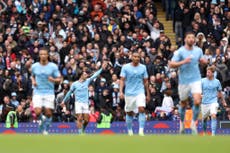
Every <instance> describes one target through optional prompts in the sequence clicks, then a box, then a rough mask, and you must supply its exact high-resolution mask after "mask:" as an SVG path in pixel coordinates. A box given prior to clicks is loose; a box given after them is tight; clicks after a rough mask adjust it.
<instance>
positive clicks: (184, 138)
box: [0, 134, 230, 153]
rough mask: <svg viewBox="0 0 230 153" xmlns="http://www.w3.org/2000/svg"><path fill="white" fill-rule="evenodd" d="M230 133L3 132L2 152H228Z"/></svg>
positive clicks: (0, 145)
mask: <svg viewBox="0 0 230 153" xmlns="http://www.w3.org/2000/svg"><path fill="white" fill-rule="evenodd" d="M229 142H230V136H215V137H212V136H192V135H146V136H144V137H141V136H137V135H134V136H128V135H97V134H95V135H82V136H81V135H67V134H65V135H48V136H44V135H39V134H31V135H27V134H15V135H0V152H1V153H229V150H230V147H229Z"/></svg>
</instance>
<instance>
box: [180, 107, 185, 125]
mask: <svg viewBox="0 0 230 153" xmlns="http://www.w3.org/2000/svg"><path fill="white" fill-rule="evenodd" d="M179 113H180V120H181V122H184V117H185V107H181V106H180V107H179Z"/></svg>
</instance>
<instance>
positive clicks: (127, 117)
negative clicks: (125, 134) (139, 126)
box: [125, 114, 133, 130]
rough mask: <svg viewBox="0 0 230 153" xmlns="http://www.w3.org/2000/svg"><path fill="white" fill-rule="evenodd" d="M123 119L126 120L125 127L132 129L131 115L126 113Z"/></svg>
mask: <svg viewBox="0 0 230 153" xmlns="http://www.w3.org/2000/svg"><path fill="white" fill-rule="evenodd" d="M125 120H126V125H127V129H128V130H132V124H133V116H129V115H128V114H126V118H125Z"/></svg>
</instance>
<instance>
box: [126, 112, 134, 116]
mask: <svg viewBox="0 0 230 153" xmlns="http://www.w3.org/2000/svg"><path fill="white" fill-rule="evenodd" d="M126 114H127V115H129V116H133V115H134V112H126Z"/></svg>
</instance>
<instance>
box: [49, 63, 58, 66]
mask: <svg viewBox="0 0 230 153" xmlns="http://www.w3.org/2000/svg"><path fill="white" fill-rule="evenodd" d="M48 66H50V67H57V64H55V63H53V62H49V63H48Z"/></svg>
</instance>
